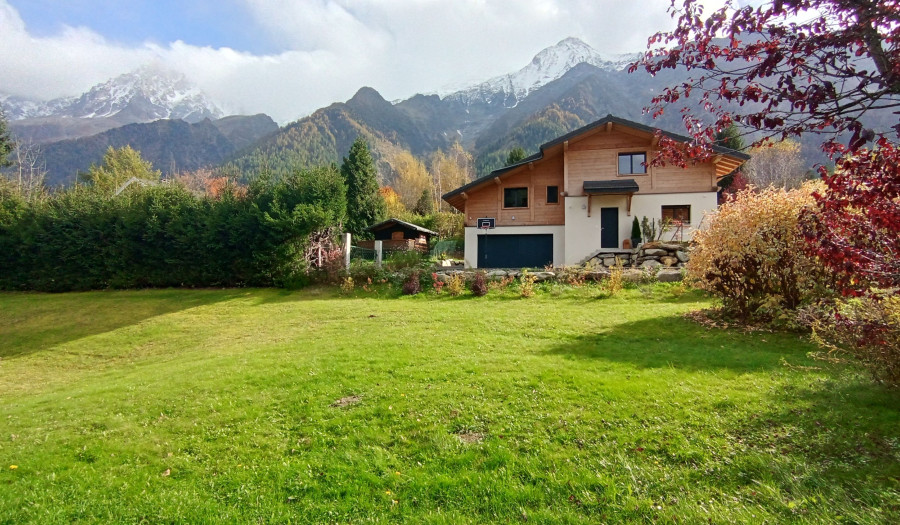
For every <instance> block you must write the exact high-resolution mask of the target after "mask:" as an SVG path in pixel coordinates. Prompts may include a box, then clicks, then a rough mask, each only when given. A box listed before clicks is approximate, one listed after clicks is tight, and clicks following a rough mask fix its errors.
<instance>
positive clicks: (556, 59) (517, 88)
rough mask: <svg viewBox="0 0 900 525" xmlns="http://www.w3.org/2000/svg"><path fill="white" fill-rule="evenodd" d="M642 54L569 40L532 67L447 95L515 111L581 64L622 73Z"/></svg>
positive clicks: (549, 50) (542, 54)
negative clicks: (599, 48) (531, 95)
mask: <svg viewBox="0 0 900 525" xmlns="http://www.w3.org/2000/svg"><path fill="white" fill-rule="evenodd" d="M639 57H640V53H632V54H624V55H604V54H602V53H600V52H598V51H596V50H595V49H594V48H592V47H591V46H589V45H587V44H586V43H584V42H582V41H581V40H579V39H577V38H571V37H570V38H566V39H565V40H562V41H560V42H559V43H558V44H556V45H555V46H551V47H548V48H546V49H544V50H543V51H541V52H540V53H538V54H537V55H535V57H534V58H533V59H532V60H531V63H530V64H528V65H527V66H525V67H523V68H522V69H520V70H518V71H516V72H515V73H509V74H506V75H500V76H498V77H494V78H492V79H489V80H486V81H484V82H481V83H479V84H476V85H474V86H470V87H467V88H464V89H461V90H458V91H457V90H454V92H451V93H447V92H446V91H445V94H446V98H449V99H451V100H452V99H455V100H459V101H462V102H465V103H472V102H484V103H496V102H499V101H502V102H503V104H504V105H505V106H507V107H514V106H515V105H516V104H518V101H520V100H522V99H524V98H525V97H527V96H528V94H529V93H531V92H533V91H535V90H536V89H539V88H541V87H542V86H544V85H546V84H548V83H550V82H552V81H554V80H557V79H558V78H560V77H562V76H563V75H564V74H566V72H568V71H569V70H570V69H572V68H573V67H575V66H577V65H578V64H582V63H586V64H590V65H592V66H595V67H597V68H599V69H603V70H606V71H620V70H623V69H625V68H626V67H627V66H628V65H629V64H631V63H633V62H635V61H636V60H637V59H638V58H639Z"/></svg>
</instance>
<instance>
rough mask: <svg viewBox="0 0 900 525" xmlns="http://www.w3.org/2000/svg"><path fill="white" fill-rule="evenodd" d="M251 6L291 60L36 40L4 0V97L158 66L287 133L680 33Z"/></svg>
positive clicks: (523, 8)
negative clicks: (361, 101)
mask: <svg viewBox="0 0 900 525" xmlns="http://www.w3.org/2000/svg"><path fill="white" fill-rule="evenodd" d="M246 2H247V6H248V9H249V11H250V12H251V13H252V16H253V17H254V18H255V22H256V24H257V25H259V26H260V27H262V28H264V30H265V31H266V32H267V34H266V37H267V38H268V39H269V40H270V41H273V42H276V43H277V44H278V45H280V46H281V47H282V49H284V51H282V52H280V53H276V54H271V55H265V56H260V55H253V54H250V53H245V52H241V51H236V50H234V49H229V48H211V47H200V46H194V45H189V44H186V43H184V42H182V41H176V42H171V43H163V44H154V43H145V44H143V45H139V46H135V47H125V46H122V45H119V44H116V43H113V42H109V41H107V40H106V39H104V37H103V36H101V35H100V34H98V33H96V32H94V31H91V30H89V29H85V28H71V27H68V28H65V29H64V30H62V31H61V32H60V33H58V34H55V35H52V36H49V37H36V36H33V35H32V34H30V33H29V31H28V28H27V27H26V25H25V24H24V23H23V21H22V19H21V17H19V15H18V13H17V12H16V11H15V9H14V8H12V7H10V6H9V5H8V4H7V3H6V1H5V0H0V27H3V28H4V31H3V33H4V35H3V37H2V38H0V71H3V72H4V74H3V76H2V77H0V91H4V92H8V93H12V94H17V95H24V96H33V97H40V98H50V97H55V96H60V95H74V94H78V93H81V92H83V91H85V90H86V89H87V88H89V87H90V86H92V85H94V84H96V83H99V82H102V81H105V80H106V79H108V78H110V77H113V76H115V75H118V74H121V73H124V72H126V71H129V70H131V69H134V68H135V67H137V66H139V65H140V64H142V63H144V62H147V61H149V60H151V59H154V58H155V59H159V60H161V61H162V62H163V63H165V64H168V65H169V66H170V67H173V68H175V69H177V70H180V71H183V72H184V73H185V74H187V75H188V77H189V78H191V79H192V80H193V81H195V82H196V83H197V84H198V85H199V86H200V87H201V88H203V89H204V90H205V91H207V92H208V93H209V94H210V95H211V96H212V97H213V98H214V99H215V100H217V101H220V102H221V103H222V105H223V106H225V107H226V108H227V109H230V110H232V111H239V112H244V113H256V112H265V113H268V114H269V115H271V116H272V117H273V118H275V119H276V120H278V121H280V122H286V121H289V120H293V119H296V118H298V117H300V116H302V115H304V114H307V113H309V112H311V111H313V110H315V109H316V108H319V107H322V106H325V105H328V104H330V103H332V102H335V101H340V100H346V99H347V98H349V97H350V96H352V95H353V93H354V92H355V91H356V90H357V89H359V88H360V87H362V86H371V87H374V88H375V89H377V90H378V91H379V92H381V94H382V95H383V96H384V97H385V98H387V99H389V100H391V99H396V98H405V97H408V96H410V95H412V94H415V93H417V92H429V91H436V90H438V89H440V88H441V87H443V86H445V85H448V84H459V83H460V82H461V81H464V80H472V81H477V80H484V79H487V78H489V77H492V76H495V75H498V74H502V73H505V72H510V71H514V70H517V69H519V68H521V67H523V66H524V65H525V64H527V63H528V61H529V60H530V59H531V57H532V56H534V55H535V54H536V53H537V52H538V51H540V50H541V49H542V48H544V47H546V46H549V45H553V44H555V43H556V42H558V41H560V40H562V39H563V38H566V37H568V36H575V37H578V38H581V39H582V40H584V41H585V42H587V43H588V44H590V45H592V46H593V47H595V48H596V49H598V50H599V51H602V52H605V53H624V52H633V51H640V50H643V49H644V47H645V45H646V41H647V37H648V36H650V34H652V33H654V32H656V31H658V30H660V29H665V28H668V27H669V26H670V25H671V24H672V22H671V19H670V18H669V16H668V14H667V13H666V8H667V7H668V3H669V2H668V0H652V1H650V2H627V3H626V2H620V1H617V0H602V1H596V0H454V1H447V0H304V1H299V2H298V1H293V0H246ZM717 3H721V2H718V0H717ZM710 7H712V6H710Z"/></svg>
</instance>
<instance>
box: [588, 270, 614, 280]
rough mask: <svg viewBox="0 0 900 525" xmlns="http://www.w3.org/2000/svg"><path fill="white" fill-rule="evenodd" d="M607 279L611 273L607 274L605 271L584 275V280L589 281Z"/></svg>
mask: <svg viewBox="0 0 900 525" xmlns="http://www.w3.org/2000/svg"><path fill="white" fill-rule="evenodd" d="M607 277H609V272H607V271H605V270H595V271H592V272H587V273H586V274H584V278H585V279H587V280H589V281H602V280H603V279H606V278H607Z"/></svg>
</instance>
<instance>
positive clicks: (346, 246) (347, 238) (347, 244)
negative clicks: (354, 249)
mask: <svg viewBox="0 0 900 525" xmlns="http://www.w3.org/2000/svg"><path fill="white" fill-rule="evenodd" d="M344 268H346V269H348V270H349V269H350V234H349V233H345V234H344Z"/></svg>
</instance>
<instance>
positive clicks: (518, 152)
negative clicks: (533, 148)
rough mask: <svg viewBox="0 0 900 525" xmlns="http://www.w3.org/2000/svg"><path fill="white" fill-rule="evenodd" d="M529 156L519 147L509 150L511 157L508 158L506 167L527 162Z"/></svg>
mask: <svg viewBox="0 0 900 525" xmlns="http://www.w3.org/2000/svg"><path fill="white" fill-rule="evenodd" d="M527 156H528V154H527V153H525V150H524V149H523V148H521V147H519V146H516V147H514V148H513V149H511V150H509V155H507V156H506V165H507V166H512V165H513V164H517V163H519V162H522V161H523V160H525V157H527Z"/></svg>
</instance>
